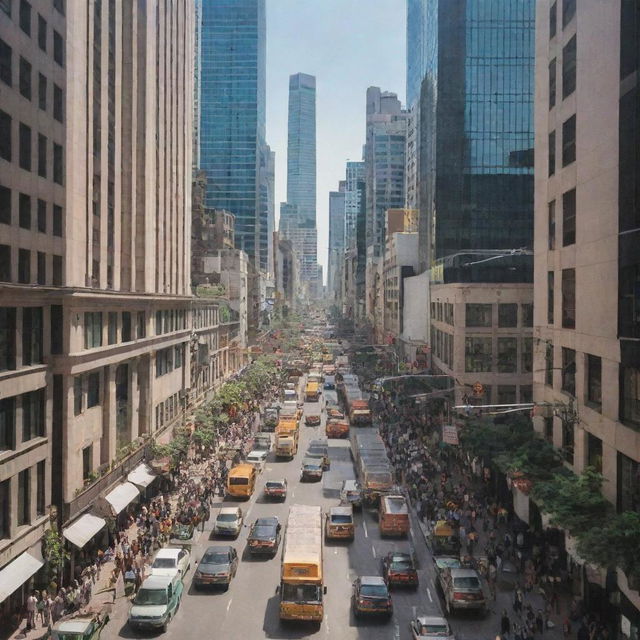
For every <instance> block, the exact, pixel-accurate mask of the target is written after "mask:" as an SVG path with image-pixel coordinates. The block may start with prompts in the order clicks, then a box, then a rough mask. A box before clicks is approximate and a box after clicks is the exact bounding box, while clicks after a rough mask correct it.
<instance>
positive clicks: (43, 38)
mask: <svg viewBox="0 0 640 640" xmlns="http://www.w3.org/2000/svg"><path fill="white" fill-rule="evenodd" d="M38 46H39V47H40V48H41V49H42V50H43V51H46V50H47V21H46V20H45V19H44V18H43V17H42V16H41V15H40V14H38Z"/></svg>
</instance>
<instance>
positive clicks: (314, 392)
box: [304, 382, 320, 402]
mask: <svg viewBox="0 0 640 640" xmlns="http://www.w3.org/2000/svg"><path fill="white" fill-rule="evenodd" d="M304 399H305V402H318V400H319V399H320V385H319V384H318V383H317V382H307V386H306V388H305V390H304Z"/></svg>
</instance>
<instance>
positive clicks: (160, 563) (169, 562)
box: [151, 547, 191, 578]
mask: <svg viewBox="0 0 640 640" xmlns="http://www.w3.org/2000/svg"><path fill="white" fill-rule="evenodd" d="M190 567H191V554H190V553H189V551H188V550H187V549H175V548H172V547H166V548H164V549H159V550H158V553H156V557H155V558H154V559H153V564H152V565H151V575H152V576H172V575H174V574H176V573H177V574H178V575H179V576H180V577H181V578H183V577H184V576H185V575H186V573H187V571H189V569H190Z"/></svg>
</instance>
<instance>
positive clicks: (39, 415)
mask: <svg viewBox="0 0 640 640" xmlns="http://www.w3.org/2000/svg"><path fill="white" fill-rule="evenodd" d="M44 434H45V390H44V389H38V390H37V391H30V392H29V393H23V394H22V441H23V442H27V441H28V440H32V439H33V438H42V437H44Z"/></svg>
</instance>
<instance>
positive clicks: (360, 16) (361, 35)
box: [267, 0, 406, 279]
mask: <svg viewBox="0 0 640 640" xmlns="http://www.w3.org/2000/svg"><path fill="white" fill-rule="evenodd" d="M405 6H406V5H405V0H267V142H268V143H269V144H270V145H271V148H272V149H273V150H274V151H275V152H276V217H277V216H278V212H279V211H280V202H283V201H284V200H285V198H286V185H287V101H288V91H289V75H290V74H292V73H297V72H303V73H310V74H312V75H314V76H316V87H317V89H316V91H317V103H316V118H317V121H316V130H317V133H316V135H317V167H318V171H317V173H318V175H317V220H318V259H319V262H321V263H322V264H323V265H324V275H325V279H326V274H327V271H326V265H327V241H328V225H329V220H328V217H329V213H328V211H329V191H334V190H337V188H338V181H339V180H342V179H344V168H345V162H346V161H347V160H360V159H361V156H362V145H363V144H364V135H365V94H366V90H367V87H369V86H379V87H380V88H381V89H383V90H385V91H394V92H395V93H397V94H398V96H399V97H400V99H401V100H402V102H403V103H404V101H405V55H406V52H405V12H406V9H405Z"/></svg>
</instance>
